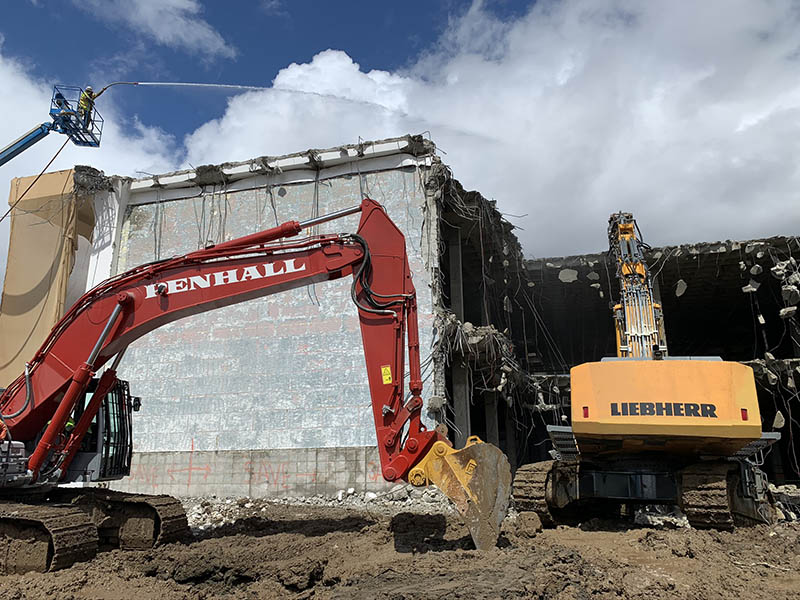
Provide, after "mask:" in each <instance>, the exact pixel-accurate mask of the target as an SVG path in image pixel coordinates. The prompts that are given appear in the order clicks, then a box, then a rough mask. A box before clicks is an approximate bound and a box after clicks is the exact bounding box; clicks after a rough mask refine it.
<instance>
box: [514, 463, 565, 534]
mask: <svg viewBox="0 0 800 600" xmlns="http://www.w3.org/2000/svg"><path fill="white" fill-rule="evenodd" d="M554 462H555V461H552V460H545V461H542V462H537V463H531V464H528V465H523V466H521V467H520V468H519V469H517V472H516V474H515V475H514V485H513V490H514V504H515V506H516V508H517V510H519V511H520V512H523V511H528V512H535V513H536V514H537V515H539V518H540V519H541V521H542V524H543V525H552V524H553V515H552V513H551V512H550V508H549V507H548V505H547V498H546V492H547V477H548V475H549V474H550V471H551V470H552V469H553V463H554Z"/></svg>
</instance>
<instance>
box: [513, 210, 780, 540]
mask: <svg viewBox="0 0 800 600" xmlns="http://www.w3.org/2000/svg"><path fill="white" fill-rule="evenodd" d="M637 231H638V228H637V226H636V222H635V221H634V219H633V215H631V214H630V213H622V212H621V213H616V214H613V215H611V217H610V219H609V227H608V239H609V245H610V252H611V255H612V256H613V257H614V259H615V262H616V264H617V277H618V279H619V282H620V294H621V299H620V302H619V303H618V304H616V305H615V306H614V307H613V314H614V324H615V330H616V342H617V357H616V358H604V359H603V360H602V361H601V362H593V363H585V364H582V365H578V366H576V367H574V368H572V370H571V371H570V380H571V389H572V394H571V416H572V421H571V423H572V426H571V427H563V426H554V425H550V426H548V427H547V430H548V433H549V435H550V439H551V441H552V443H553V450H552V451H551V455H552V456H553V457H554V460H550V461H543V462H538V463H533V464H529V465H524V466H523V467H520V468H519V469H518V470H517V472H516V474H515V478H514V498H515V502H516V506H517V508H519V509H520V510H523V511H534V512H536V513H538V515H539V516H540V518H541V519H542V521H543V522H544V523H546V524H547V523H554V522H557V521H558V520H559V519H562V518H570V517H574V516H575V515H576V514H578V513H577V512H576V511H580V516H581V517H586V516H587V515H589V514H592V513H593V512H597V513H599V514H602V513H603V512H604V511H608V510H609V509H611V510H618V508H619V505H620V504H622V503H629V504H678V505H679V506H680V507H681V509H682V510H683V511H684V513H685V514H686V516H687V518H688V519H689V523H690V524H691V525H693V526H695V527H715V528H722V529H728V528H731V527H733V526H734V524H735V523H742V524H746V523H753V522H771V520H772V519H773V509H772V505H771V503H770V502H769V498H768V492H767V481H766V476H765V475H764V473H763V472H762V471H761V470H760V469H759V468H758V467H759V465H760V464H761V462H762V461H763V452H762V451H763V450H764V449H765V448H767V447H768V446H770V445H771V444H773V443H775V442H776V441H777V440H778V439H780V434H779V433H773V432H765V433H762V431H761V418H760V415H759V410H758V398H757V396H756V388H755V379H754V376H753V370H752V369H751V368H750V367H748V366H745V365H742V364H739V363H735V362H723V361H722V359H720V358H719V357H670V356H667V344H666V337H665V335H664V318H663V313H662V310H661V306H660V305H659V304H658V303H657V302H655V299H654V294H653V285H652V280H651V276H650V272H649V269H648V267H647V264H646V263H645V261H644V253H643V250H644V248H645V247H646V246H645V245H644V244H643V242H642V241H641V240H640V239H639V238H638V237H637Z"/></svg>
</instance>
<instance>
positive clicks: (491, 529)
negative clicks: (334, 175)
mask: <svg viewBox="0 0 800 600" xmlns="http://www.w3.org/2000/svg"><path fill="white" fill-rule="evenodd" d="M359 211H360V212H361V220H360V224H359V227H358V232H357V233H355V234H338V235H317V236H312V237H307V238H303V239H297V240H295V241H290V240H286V239H284V238H290V237H293V236H296V235H297V234H299V233H300V232H301V231H302V230H303V229H304V228H308V227H312V226H314V225H317V224H319V223H323V222H326V221H330V220H333V219H336V218H339V217H343V216H346V215H350V214H354V213H356V212H359ZM348 275H352V276H353V283H352V286H351V295H352V298H353V301H354V303H355V304H356V307H357V310H358V316H359V320H360V324H361V333H362V338H363V345H364V355H365V358H366V366H367V376H368V380H369V387H370V394H371V397H372V412H373V417H374V422H375V429H376V432H377V438H378V449H379V453H380V461H381V472H382V474H383V477H384V478H385V479H386V480H387V481H409V482H410V483H412V484H413V485H416V486H423V485H428V484H435V485H436V486H437V487H439V488H440V489H441V490H442V491H443V492H444V493H445V494H446V495H447V496H448V497H449V498H451V499H452V500H453V501H454V502H455V504H456V506H457V507H458V510H459V512H460V513H461V514H462V515H463V516H464V518H465V519H466V521H467V524H468V526H469V528H470V531H471V533H472V537H473V539H474V541H475V545H476V547H477V548H479V549H484V548H488V547H491V546H493V545H494V544H495V543H496V542H497V537H498V534H499V528H500V522H501V521H502V519H503V517H504V516H505V512H506V508H507V504H508V500H509V493H510V486H511V470H510V467H509V463H508V460H507V459H506V457H505V456H504V455H503V454H502V452H500V450H498V449H497V448H495V447H494V446H492V445H490V444H484V443H482V442H481V441H480V440H478V439H477V438H472V439H470V441H469V442H468V444H467V446H466V447H465V448H463V449H461V450H454V449H453V448H452V446H451V444H450V442H449V441H448V440H447V438H446V437H445V435H443V434H442V433H440V432H439V431H436V430H429V429H428V428H427V427H426V426H425V424H424V423H423V422H422V420H421V418H420V415H421V409H422V404H423V403H422V398H421V393H422V380H421V376H420V357H419V339H418V331H417V306H416V292H415V290H414V285H413V283H412V280H411V272H410V271H409V267H408V260H407V257H406V248H405V239H404V237H403V235H402V233H401V232H400V230H399V229H397V227H396V226H395V225H394V223H393V222H392V221H391V220H390V219H389V217H388V215H387V214H386V212H385V211H384V210H383V208H382V207H381V206H380V205H379V204H377V203H375V202H373V201H372V200H369V199H364V201H363V202H362V203H361V205H360V206H357V207H354V208H351V209H347V210H343V211H339V212H338V213H333V214H331V215H327V216H324V217H319V218H316V219H311V220H310V221H306V222H304V223H298V222H297V221H289V222H287V223H284V224H282V225H280V226H278V227H275V228H272V229H269V230H266V231H262V232H260V233H255V234H252V235H248V236H245V237H242V238H239V239H235V240H232V241H228V242H224V243H221V244H217V245H216V246H210V247H208V248H205V249H202V250H198V251H196V252H191V253H189V254H186V255H185V256H180V257H177V258H170V259H166V260H162V261H158V262H154V263H150V264H146V265H142V266H139V267H136V268H134V269H132V270H130V271H127V272H126V273H122V274H120V275H117V276H116V277H113V278H111V279H109V280H107V281H105V282H103V283H101V284H100V285H98V286H97V287H95V288H94V289H92V290H91V291H89V292H87V293H86V294H85V295H84V296H83V297H82V298H80V299H79V300H78V301H77V302H76V303H75V305H74V306H73V307H72V308H71V309H70V310H69V311H68V312H67V313H66V314H65V315H64V317H63V318H62V319H61V321H60V322H59V323H58V324H57V325H56V326H55V327H54V328H53V331H52V332H51V333H50V335H49V337H48V338H47V340H46V341H45V342H44V344H43V345H42V347H41V348H40V349H39V351H38V352H37V353H36V355H35V356H34V357H33V358H32V360H31V361H30V363H29V364H28V366H27V367H26V370H25V373H23V374H22V375H20V376H19V377H18V378H17V379H16V380H15V381H14V382H13V383H12V384H11V385H10V386H9V387H8V389H6V390H5V391H4V392H3V393H2V395H0V412H1V413H2V416H1V417H0V420H2V435H1V436H0V437H2V439H3V441H2V443H0V493H1V494H2V499H1V500H0V533H2V534H4V539H5V541H6V545H7V547H6V549H5V551H4V552H3V554H2V556H4V557H6V558H5V559H0V560H5V563H6V564H5V565H4V566H5V570H6V571H14V570H16V571H25V570H30V569H36V570H47V569H50V570H53V569H57V568H61V567H65V566H68V565H70V564H72V563H73V562H75V561H78V560H85V559H88V558H91V557H92V556H93V555H94V554H95V553H96V551H97V548H98V543H99V544H100V545H101V546H105V545H118V546H121V547H127V548H130V547H150V546H152V545H153V544H154V543H156V544H158V543H165V542H169V541H173V540H177V539H180V538H181V537H182V536H183V535H185V533H186V530H187V525H186V515H185V514H184V512H183V510H182V508H181V507H180V504H179V503H178V501H177V500H176V499H174V498H170V497H168V496H146V495H133V494H124V493H120V492H111V491H108V490H103V489H99V488H79V489H76V488H63V487H61V488H59V487H57V486H58V484H61V483H67V482H96V481H113V480H116V479H120V478H122V477H124V476H125V475H127V474H128V473H129V472H130V459H131V450H132V438H133V435H132V431H131V411H132V410H135V409H136V406H135V405H136V403H137V401H138V399H135V398H132V397H131V396H130V393H129V390H128V384H127V382H124V381H121V380H119V379H118V378H117V368H118V367H119V364H120V361H121V359H122V357H123V354H124V353H125V349H126V348H127V347H128V345H129V344H130V343H131V342H133V341H134V340H136V339H138V338H140V337H141V336H143V335H145V334H146V333H148V332H150V331H152V330H153V329H156V328H157V327H160V326H162V325H164V324H166V323H170V322H172V321H175V320H177V319H180V318H183V317H187V316H190V315H194V314H198V313H201V312H205V311H209V310H213V309H215V308H220V307H223V306H227V305H230V304H234V303H238V302H243V301H245V300H250V299H253V298H258V297H262V296H266V295H268V294H275V293H278V292H282V291H284V290H289V289H293V288H296V287H300V286H304V285H308V284H310V283H318V282H322V281H329V280H333V279H339V278H341V277H346V276H348ZM406 340H407V350H408V358H409V371H410V379H409V393H408V396H406V395H405V393H404V386H403V374H404V369H405V364H404V363H405V351H404V343H405V342H406ZM109 363H110V364H109ZM106 364H109V366H108V367H107V368H106V369H105V371H103V373H102V375H100V376H99V377H96V374H97V373H98V372H99V371H100V369H101V367H103V365H106ZM71 417H72V418H74V420H75V422H76V424H75V426H74V429H72V431H65V426H66V424H67V422H68V420H69V419H70V418H71ZM221 418H224V415H221ZM37 492H46V493H39V494H37ZM45 496H46V497H47V498H49V499H50V502H47V501H45ZM34 541H36V542H34ZM37 544H38V545H37Z"/></svg>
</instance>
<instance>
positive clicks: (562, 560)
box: [0, 501, 800, 600]
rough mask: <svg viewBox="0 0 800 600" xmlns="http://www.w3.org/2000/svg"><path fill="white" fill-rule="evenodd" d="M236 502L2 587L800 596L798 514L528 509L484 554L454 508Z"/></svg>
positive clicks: (95, 592)
mask: <svg viewBox="0 0 800 600" xmlns="http://www.w3.org/2000/svg"><path fill="white" fill-rule="evenodd" d="M189 508H190V513H191V512H192V510H194V511H195V512H196V511H197V507H196V506H194V507H189ZM227 511H228V517H232V519H233V522H227V523H224V524H222V525H220V526H217V527H215V528H213V529H206V530H202V531H201V530H198V529H196V530H195V535H196V539H195V541H194V542H193V543H191V544H188V545H177V544H175V545H170V546H166V547H163V548H158V549H155V550H149V551H120V550H116V551H112V552H108V553H103V554H101V555H99V556H98V558H96V559H95V560H93V561H91V562H89V563H83V564H77V565H74V566H73V567H71V568H70V569H66V570H63V571H59V572H55V573H44V574H34V573H28V574H26V575H8V576H4V577H0V598H2V599H6V598H9V599H12V598H13V599H16V600H22V599H40V598H41V599H45V598H46V599H48V600H49V599H53V598H57V599H60V600H70V599H93V600H94V599H127V598H136V599H145V598H158V599H159V600H171V599H184V598H191V599H211V598H231V599H251V598H347V599H362V598H389V599H393V600H401V599H402V600H406V599H412V598H414V599H416V598H425V599H428V598H447V599H456V598H470V599H472V598H553V599H559V600H568V599H569V600H578V599H589V598H592V599H605V598H614V599H628V598H631V599H632V598H641V599H648V600H656V599H660V598H685V599H698V600H699V599H706V598H708V599H712V598H720V599H722V598H724V599H726V600H727V599H730V598H736V599H761V598H763V599H769V600H780V599H783V598H798V597H800V574H798V573H800V525H798V524H796V523H795V524H789V523H783V524H779V525H776V526H773V527H767V526H761V527H757V528H754V529H740V530H737V531H735V532H732V533H727V532H714V531H697V530H692V529H672V530H658V529H648V528H640V527H637V526H634V525H633V524H628V523H626V522H622V521H615V522H597V521H595V522H589V523H587V524H585V525H582V526H580V527H562V528H560V529H550V530H544V531H542V532H536V531H534V530H533V528H531V527H529V522H528V521H526V520H525V519H519V518H517V519H508V520H506V522H505V524H504V530H505V531H504V534H503V535H502V537H501V539H500V544H499V547H497V548H495V549H494V550H492V551H490V552H477V551H475V550H471V549H470V548H471V540H470V538H469V535H468V532H467V530H466V529H465V528H464V526H463V525H462V524H461V523H460V522H459V521H458V519H457V517H454V516H453V515H452V514H448V515H447V516H444V515H442V514H420V513H419V512H409V511H401V512H397V511H395V514H391V511H386V510H370V509H369V508H341V507H326V506H303V505H299V506H287V505H278V504H268V503H265V502H256V503H253V502H250V501H248V502H247V503H246V504H245V503H242V505H241V506H239V505H236V504H234V505H233V506H232V507H231V506H228V507H227ZM232 512H233V513H235V514H233V515H231V513H232ZM228 520H229V521H230V520H231V519H228Z"/></svg>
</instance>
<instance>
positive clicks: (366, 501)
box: [182, 484, 456, 533]
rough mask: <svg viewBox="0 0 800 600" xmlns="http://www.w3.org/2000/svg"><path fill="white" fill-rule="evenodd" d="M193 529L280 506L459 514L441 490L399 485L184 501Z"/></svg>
mask: <svg viewBox="0 0 800 600" xmlns="http://www.w3.org/2000/svg"><path fill="white" fill-rule="evenodd" d="M182 502H183V505H184V508H185V509H186V516H187V518H188V520H189V527H190V528H191V529H192V531H193V532H194V533H198V532H204V531H209V530H213V529H216V528H218V527H222V526H223V525H228V524H231V523H234V522H236V521H237V520H239V519H244V518H248V517H257V516H263V515H264V514H266V513H267V512H269V510H270V508H271V507H273V506H276V505H283V506H314V507H317V506H320V507H338V508H350V509H355V510H361V511H367V512H370V513H378V514H383V515H388V516H392V515H395V514H397V513H400V512H414V513H419V514H442V513H447V514H456V509H455V506H454V505H453V504H452V503H451V502H450V500H448V498H447V497H446V496H445V495H444V494H443V493H442V492H441V491H439V490H438V489H436V488H434V487H430V488H415V487H413V486H411V485H408V484H398V485H396V486H394V487H393V488H392V489H390V490H389V491H387V492H383V493H380V494H376V493H375V492H364V493H357V492H356V491H355V490H354V489H353V488H349V489H346V490H339V492H338V493H337V494H336V495H335V496H323V495H316V496H295V497H290V498H274V497H273V498H250V497H240V498H220V497H217V496H206V497H199V498H183V499H182Z"/></svg>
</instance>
